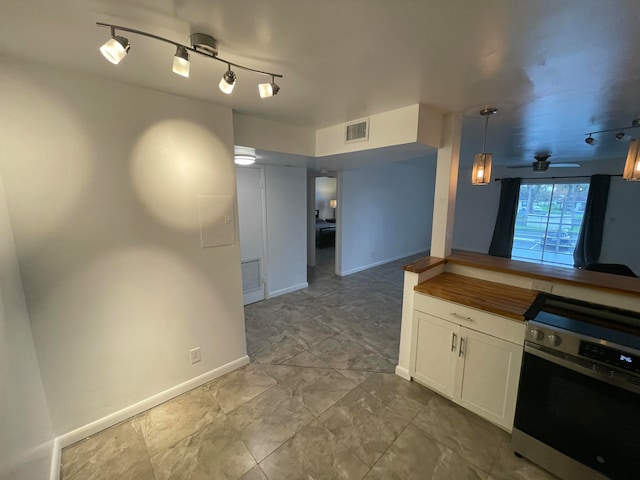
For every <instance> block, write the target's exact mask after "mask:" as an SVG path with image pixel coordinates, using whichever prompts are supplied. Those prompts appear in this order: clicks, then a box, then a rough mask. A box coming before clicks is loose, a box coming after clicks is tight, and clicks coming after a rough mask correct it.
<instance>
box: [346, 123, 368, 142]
mask: <svg viewBox="0 0 640 480" xmlns="http://www.w3.org/2000/svg"><path fill="white" fill-rule="evenodd" d="M368 140H369V119H368V118H367V119H365V120H357V121H355V122H351V123H347V124H346V125H345V128H344V143H355V142H366V141H368Z"/></svg>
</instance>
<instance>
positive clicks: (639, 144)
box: [584, 118, 640, 181]
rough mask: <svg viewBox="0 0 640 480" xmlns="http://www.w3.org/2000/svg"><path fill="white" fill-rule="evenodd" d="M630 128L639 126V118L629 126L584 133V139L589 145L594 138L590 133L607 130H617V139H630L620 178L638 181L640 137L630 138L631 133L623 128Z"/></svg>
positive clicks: (639, 175) (639, 179)
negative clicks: (585, 136)
mask: <svg viewBox="0 0 640 480" xmlns="http://www.w3.org/2000/svg"><path fill="white" fill-rule="evenodd" d="M631 128H640V118H635V119H634V120H633V121H632V122H631V126H629V127H618V128H609V129H607V130H599V131H597V132H590V133H585V135H588V137H587V138H585V139H584V141H585V142H587V143H588V144H589V145H593V143H594V142H595V138H593V137H592V135H595V134H596V133H609V132H617V133H616V139H618V140H623V141H630V143H629V151H628V152H627V160H626V162H625V164H624V172H623V174H622V178H623V179H624V180H634V181H640V139H632V137H631V135H628V134H627V133H625V130H629V129H631Z"/></svg>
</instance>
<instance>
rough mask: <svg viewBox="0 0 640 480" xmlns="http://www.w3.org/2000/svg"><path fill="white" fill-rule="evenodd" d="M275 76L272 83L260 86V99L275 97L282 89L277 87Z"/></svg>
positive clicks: (272, 77)
mask: <svg viewBox="0 0 640 480" xmlns="http://www.w3.org/2000/svg"><path fill="white" fill-rule="evenodd" d="M274 76H275V75H273V76H271V83H261V84H260V85H258V92H259V93H260V98H267V97H273V96H274V95H277V94H278V92H279V91H280V87H279V86H278V85H276V82H275V78H274Z"/></svg>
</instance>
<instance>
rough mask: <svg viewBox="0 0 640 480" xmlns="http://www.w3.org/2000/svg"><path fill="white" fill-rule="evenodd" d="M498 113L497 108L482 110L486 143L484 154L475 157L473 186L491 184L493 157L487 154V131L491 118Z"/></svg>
mask: <svg viewBox="0 0 640 480" xmlns="http://www.w3.org/2000/svg"><path fill="white" fill-rule="evenodd" d="M497 111H498V109H497V108H491V107H490V108H484V109H482V110H480V115H482V116H483V117H485V122H484V142H483V143H482V153H476V154H475V155H474V157H473V170H472V171H471V184H472V185H488V184H489V183H490V182H491V161H492V160H493V155H492V154H491V153H487V152H485V150H486V148H487V130H488V129H489V117H490V116H491V115H493V114H495V113H496V112H497Z"/></svg>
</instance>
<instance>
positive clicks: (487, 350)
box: [453, 327, 522, 431]
mask: <svg viewBox="0 0 640 480" xmlns="http://www.w3.org/2000/svg"><path fill="white" fill-rule="evenodd" d="M460 350H461V352H462V353H461V354H460V357H459V359H460V361H458V364H457V366H456V376H455V388H454V394H453V399H454V401H455V402H457V403H458V404H460V405H462V406H463V407H465V408H467V409H469V410H471V411H472V412H474V413H476V414H478V415H480V416H481V417H483V418H486V419H487V420H489V421H490V422H492V423H495V424H496V425H499V426H501V427H504V428H506V429H507V430H509V431H511V429H512V428H513V417H514V415H515V411H516V397H517V394H518V383H519V380H520V365H521V363H522V346H521V345H516V344H515V343H511V342H507V341H505V340H501V339H499V338H496V337H492V336H490V335H486V334H484V333H480V332H477V331H475V330H471V329H468V328H465V327H460Z"/></svg>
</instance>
